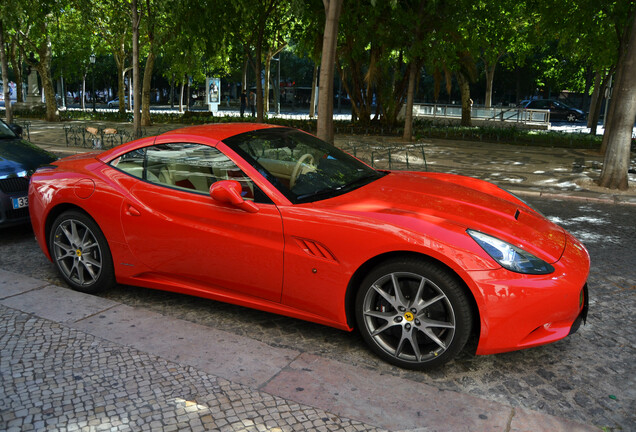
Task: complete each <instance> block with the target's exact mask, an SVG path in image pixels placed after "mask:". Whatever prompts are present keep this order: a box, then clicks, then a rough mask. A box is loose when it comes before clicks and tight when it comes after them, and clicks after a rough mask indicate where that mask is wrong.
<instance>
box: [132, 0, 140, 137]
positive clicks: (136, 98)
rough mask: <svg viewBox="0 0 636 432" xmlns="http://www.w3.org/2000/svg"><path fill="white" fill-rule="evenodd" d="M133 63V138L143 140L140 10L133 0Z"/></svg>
mask: <svg viewBox="0 0 636 432" xmlns="http://www.w3.org/2000/svg"><path fill="white" fill-rule="evenodd" d="M131 9H132V51H133V52H132V61H133V85H132V88H133V92H134V93H133V97H132V101H130V102H131V104H132V108H133V137H134V138H141V135H142V133H141V116H140V115H139V104H140V103H141V89H140V88H139V21H140V16H139V9H138V8H137V0H132V2H131Z"/></svg>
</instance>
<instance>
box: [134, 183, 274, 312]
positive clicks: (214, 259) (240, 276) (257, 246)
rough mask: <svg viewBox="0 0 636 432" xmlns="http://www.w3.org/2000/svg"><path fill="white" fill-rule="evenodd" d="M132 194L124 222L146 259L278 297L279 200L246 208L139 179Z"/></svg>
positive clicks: (219, 284) (166, 270)
mask: <svg viewBox="0 0 636 432" xmlns="http://www.w3.org/2000/svg"><path fill="white" fill-rule="evenodd" d="M131 196H132V197H134V199H135V200H134V201H131V202H126V203H125V204H124V206H123V207H122V214H121V220H122V225H123V229H124V233H125V236H126V240H127V242H128V244H129V247H130V249H131V251H132V252H133V253H134V254H135V255H136V256H137V258H138V259H140V260H141V261H142V262H143V263H144V264H145V265H147V266H148V267H150V268H152V269H154V271H155V272H157V273H163V274H168V275H170V276H173V277H180V278H187V279H192V280H195V281H198V282H202V283H204V284H206V285H209V286H210V287H211V288H212V289H215V288H216V289H218V288H221V289H226V290H230V291H238V292H241V293H244V294H248V295H252V296H255V297H259V298H264V299H268V300H272V301H280V295H281V287H282V276H283V230H282V222H281V216H280V214H279V212H278V209H277V208H276V206H274V205H273V204H258V206H259V211H258V212H257V213H248V212H245V211H243V210H240V209H237V208H234V207H231V206H228V205H225V204H221V203H217V202H215V201H214V200H213V199H212V198H211V197H210V196H209V195H202V194H196V193H192V192H186V191H179V190H173V189H170V188H166V187H163V186H159V185H154V184H150V183H146V182H141V181H140V182H138V183H137V184H136V185H135V186H134V187H133V188H132V189H131Z"/></svg>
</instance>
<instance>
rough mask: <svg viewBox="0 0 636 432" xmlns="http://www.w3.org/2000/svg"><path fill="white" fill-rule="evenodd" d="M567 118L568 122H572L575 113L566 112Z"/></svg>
mask: <svg viewBox="0 0 636 432" xmlns="http://www.w3.org/2000/svg"><path fill="white" fill-rule="evenodd" d="M567 120H568V121H569V122H570V123H574V122H575V121H576V115H575V114H571V113H570V114H568V115H567Z"/></svg>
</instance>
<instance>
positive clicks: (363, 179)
mask: <svg viewBox="0 0 636 432" xmlns="http://www.w3.org/2000/svg"><path fill="white" fill-rule="evenodd" d="M380 177H382V174H379V173H373V174H369V175H366V176H363V177H359V178H357V179H355V180H352V181H350V182H349V183H345V184H343V185H342V186H339V187H338V188H336V190H339V191H340V190H351V189H354V188H355V187H357V186H364V185H367V184H369V183H371V182H372V181H373V180H377V179H379V178H380Z"/></svg>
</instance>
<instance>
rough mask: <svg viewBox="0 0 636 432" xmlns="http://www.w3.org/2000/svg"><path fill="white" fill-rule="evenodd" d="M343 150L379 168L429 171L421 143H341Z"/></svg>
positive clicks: (339, 145) (340, 146)
mask: <svg viewBox="0 0 636 432" xmlns="http://www.w3.org/2000/svg"><path fill="white" fill-rule="evenodd" d="M338 147H339V148H340V149H341V150H344V151H346V152H347V153H349V154H351V155H353V156H355V157H357V158H358V159H360V160H362V161H363V162H365V163H367V164H369V165H371V166H372V167H374V168H378V169H390V170H406V171H427V170H428V165H427V163H426V154H425V152H424V146H423V145H421V144H395V145H391V144H387V145H382V144H378V145H370V144H365V143H357V142H353V141H350V142H347V143H339V144H338Z"/></svg>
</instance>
